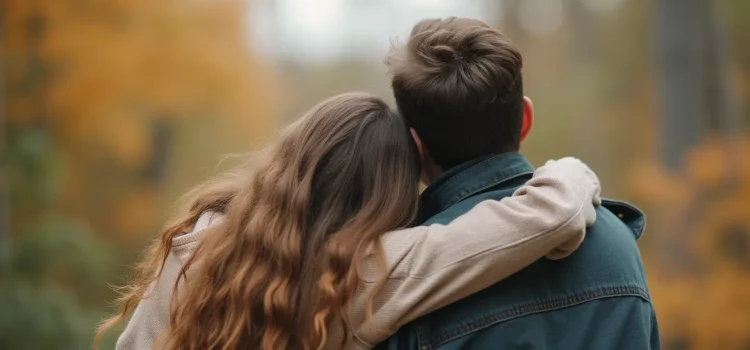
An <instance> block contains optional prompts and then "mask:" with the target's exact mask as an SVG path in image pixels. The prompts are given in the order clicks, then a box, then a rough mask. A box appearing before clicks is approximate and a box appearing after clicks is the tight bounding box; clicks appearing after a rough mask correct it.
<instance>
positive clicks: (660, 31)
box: [656, 0, 709, 171]
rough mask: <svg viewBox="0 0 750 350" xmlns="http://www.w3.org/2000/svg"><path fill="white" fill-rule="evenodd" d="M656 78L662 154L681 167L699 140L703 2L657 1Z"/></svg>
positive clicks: (703, 58) (702, 90) (703, 102)
mask: <svg viewBox="0 0 750 350" xmlns="http://www.w3.org/2000/svg"><path fill="white" fill-rule="evenodd" d="M656 3H657V11H656V21H657V23H656V35H657V38H656V39H657V40H656V44H657V72H656V74H657V76H658V77H659V82H660V86H659V90H660V92H661V94H660V98H661V113H660V114H661V118H660V125H659V126H660V130H661V132H660V134H661V138H660V141H661V147H660V148H661V157H662V162H663V163H664V164H665V165H666V166H667V168H668V169H669V170H672V171H678V170H680V169H681V168H682V165H683V164H682V158H683V155H684V153H685V151H686V150H687V149H689V148H692V147H694V146H696V145H698V143H699V142H700V137H701V119H702V116H703V115H704V113H705V112H706V99H705V88H706V80H705V74H703V73H702V72H704V70H705V67H706V64H705V62H706V55H705V53H706V52H707V51H708V47H707V43H708V40H707V39H708V38H707V33H708V31H707V30H706V29H707V24H708V23H709V21H708V19H707V15H708V11H707V10H708V8H709V4H708V3H707V1H706V0H657V1H656Z"/></svg>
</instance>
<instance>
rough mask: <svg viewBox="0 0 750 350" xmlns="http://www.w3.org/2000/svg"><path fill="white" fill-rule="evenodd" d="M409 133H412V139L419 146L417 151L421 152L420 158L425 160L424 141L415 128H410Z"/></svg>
mask: <svg viewBox="0 0 750 350" xmlns="http://www.w3.org/2000/svg"><path fill="white" fill-rule="evenodd" d="M409 131H410V132H411V138H413V139H414V143H416V144H417V150H418V151H419V158H420V159H424V156H425V154H424V151H425V148H424V145H423V144H422V139H420V138H419V134H417V131H416V130H414V128H409Z"/></svg>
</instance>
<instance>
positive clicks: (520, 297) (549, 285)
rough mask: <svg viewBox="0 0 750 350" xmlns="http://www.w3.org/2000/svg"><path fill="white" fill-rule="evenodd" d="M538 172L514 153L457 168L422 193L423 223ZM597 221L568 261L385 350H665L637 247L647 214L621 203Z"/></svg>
mask: <svg viewBox="0 0 750 350" xmlns="http://www.w3.org/2000/svg"><path fill="white" fill-rule="evenodd" d="M531 171H533V169H532V168H531V167H530V166H529V165H528V163H527V162H526V161H525V159H524V158H523V157H522V156H521V155H519V154H517V153H509V154H504V155H500V156H495V157H490V158H487V159H483V160H478V161H474V162H469V163H467V164H465V165H462V166H459V167H457V168H454V169H452V170H451V171H449V172H448V173H446V174H444V175H443V176H442V177H441V178H440V179H438V181H436V182H435V183H434V184H433V185H431V186H430V187H429V188H428V189H427V190H426V191H425V193H424V194H423V198H422V210H423V211H422V214H423V215H424V216H423V218H426V219H427V220H425V222H424V224H432V223H447V222H450V221H452V220H453V219H455V218H456V217H458V216H460V215H461V214H463V213H465V212H466V211H468V210H469V209H471V208H472V207H473V206H474V205H476V204H478V203H479V202H481V201H482V200H484V199H488V198H493V199H500V198H504V197H507V196H510V195H511V194H512V193H513V191H514V190H515V189H516V188H517V187H518V186H520V185H521V184H522V183H523V182H524V181H526V180H527V179H528V177H529V176H530V174H531ZM597 215H598V217H597V222H596V224H595V225H594V226H593V227H592V228H591V229H589V230H588V232H587V237H586V240H585V241H584V242H583V244H582V245H581V247H580V248H579V249H578V250H577V251H576V252H575V253H574V254H572V255H571V256H570V257H568V258H566V259H563V260H559V261H550V260H546V259H542V260H540V261H538V262H536V263H534V264H532V265H531V266H529V267H527V268H526V269H524V270H522V271H520V272H519V273H517V274H516V275H514V276H511V277H510V278H508V279H506V280H504V281H501V282H500V283H497V284H495V285H493V286H491V287H490V288H487V289H485V290H483V291H481V292H479V293H477V294H474V295H472V296H470V297H468V298H466V299H463V300H461V301H458V302H456V303H454V304H452V305H449V306H447V307H445V308H443V309H440V310H438V311H436V312H433V313H431V314H429V315H427V316H425V317H423V318H421V319H419V320H417V321H415V322H413V323H411V324H409V325H407V326H405V327H403V328H402V330H401V331H400V332H399V333H398V334H397V335H395V336H394V337H392V338H391V339H389V340H388V341H386V342H385V343H383V344H381V345H380V346H379V348H384V349H385V348H387V349H443V350H447V349H517V348H524V349H655V348H658V347H659V339H658V330H657V326H656V318H655V315H654V311H653V307H652V305H651V302H650V297H649V293H648V289H647V286H646V280H645V274H644V271H643V265H642V262H641V258H640V254H639V252H638V248H637V246H636V243H635V241H636V239H637V238H638V237H639V236H640V234H641V232H642V230H643V225H644V218H643V215H642V214H641V213H640V212H639V211H638V210H637V209H635V208H633V207H632V206H630V205H628V204H626V203H621V202H614V201H605V203H604V205H603V207H601V208H599V209H598V210H597ZM467 239H471V237H467Z"/></svg>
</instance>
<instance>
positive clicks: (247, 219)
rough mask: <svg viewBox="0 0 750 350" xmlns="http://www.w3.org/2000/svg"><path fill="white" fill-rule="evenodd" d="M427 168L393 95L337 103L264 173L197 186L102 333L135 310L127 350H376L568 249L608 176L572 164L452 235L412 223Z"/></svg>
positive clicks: (477, 213) (289, 140)
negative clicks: (401, 330) (424, 319)
mask: <svg viewBox="0 0 750 350" xmlns="http://www.w3.org/2000/svg"><path fill="white" fill-rule="evenodd" d="M419 174H420V169H419V164H418V154H417V150H416V147H415V145H414V144H413V143H412V141H411V138H410V135H409V130H408V128H407V127H406V126H405V125H404V123H403V122H402V121H401V119H400V117H399V116H398V115H396V114H395V113H393V112H392V111H391V110H390V109H389V108H388V106H387V105H386V104H385V103H384V102H383V101H382V100H380V99H378V98H376V97H374V96H371V95H367V94H344V95H340V96H336V97H333V98H331V99H329V100H327V101H324V102H322V103H321V104H319V105H318V106H316V107H315V108H313V109H312V110H311V111H310V112H309V113H307V114H306V115H305V116H303V117H302V118H301V119H300V120H299V121H297V122H295V123H294V124H292V125H291V126H289V127H288V128H287V129H285V131H284V132H283V133H282V135H281V137H280V139H279V140H278V141H277V142H276V143H275V144H274V145H273V146H272V147H270V148H269V149H268V150H267V151H266V152H265V153H264V154H263V156H262V157H261V159H260V160H259V167H258V168H256V169H254V171H252V172H251V171H249V170H248V169H247V168H246V167H245V168H241V169H239V170H237V171H234V172H232V173H230V174H228V175H226V176H223V177H221V178H219V179H217V180H214V181H211V182H208V183H207V184H205V185H203V186H201V187H200V188H198V189H197V190H195V191H194V192H193V195H192V199H190V210H189V211H188V213H187V214H186V215H184V216H183V217H181V218H178V220H176V223H174V224H173V225H171V226H168V227H167V229H166V230H165V231H164V232H163V235H162V238H161V241H159V242H157V243H156V244H155V245H154V247H153V250H152V254H151V255H150V257H149V258H148V259H146V260H145V262H144V263H142V264H141V265H140V267H139V270H138V274H137V277H138V278H136V279H134V281H133V282H132V283H131V284H130V285H129V286H127V287H126V288H125V293H124V294H123V296H122V298H121V301H122V305H123V306H122V311H121V313H120V314H119V315H118V316H116V317H114V318H113V319H111V320H109V321H108V322H106V323H105V324H104V325H103V326H102V327H101V328H100V331H99V334H98V335H101V333H102V332H103V331H104V330H106V329H107V328H108V327H110V326H111V325H112V324H113V323H115V322H117V321H119V320H121V319H122V318H124V317H125V316H127V315H128V314H129V313H130V312H131V311H132V310H133V309H135V313H134V316H133V317H132V319H131V320H130V322H129V324H128V327H127V329H126V330H125V332H124V333H123V335H122V336H121V337H120V339H119V340H118V348H119V349H149V348H152V347H153V346H154V344H156V346H155V347H156V348H160V349H161V348H165V349H258V348H262V349H321V348H332V349H339V348H369V347H372V345H373V344H375V343H377V342H378V341H380V340H382V339H384V338H385V337H387V336H388V335H390V334H391V333H393V332H394V331H395V330H396V329H397V328H398V327H400V326H401V325H403V324H404V323H406V322H409V321H411V320H413V319H415V318H416V317H418V316H420V315H424V314H426V313H428V312H430V311H432V310H435V309H437V308H440V307H442V306H445V305H447V304H449V303H451V302H453V301H456V300H458V299H460V298H462V297H465V296H467V295H469V294H471V293H474V292H476V291H479V290H481V289H483V288H485V287H487V286H489V285H491V284H493V283H495V282H497V281H499V280H501V279H503V278H504V277H507V276H508V275H510V274H512V273H514V272H516V271H518V270H520V269H521V268H523V267H524V266H526V265H528V264H530V263H532V262H533V261H535V260H537V259H539V258H541V257H543V256H545V255H548V257H551V258H560V257H563V256H565V255H567V254H569V253H570V252H572V250H574V249H575V248H577V246H578V245H579V244H580V242H581V241H582V239H583V235H584V232H585V227H586V225H587V224H592V223H593V221H594V219H595V213H594V206H593V204H592V203H594V202H597V201H598V194H599V183H598V180H597V179H596V176H595V175H594V174H593V173H592V172H591V171H590V170H588V168H587V167H586V166H585V165H583V163H580V162H579V161H577V160H574V159H570V158H568V159H564V160H561V161H557V162H549V163H548V164H547V166H544V167H541V168H540V169H538V170H537V172H536V173H535V174H534V177H533V178H532V179H531V180H529V182H527V183H526V184H525V185H524V186H523V187H522V188H521V189H519V190H518V191H516V193H515V194H514V196H513V197H510V198H507V199H505V200H502V201H485V202H483V203H481V204H479V205H477V206H476V207H475V208H474V209H473V210H471V211H470V212H469V213H467V214H466V215H465V216H463V217H461V218H459V219H457V220H455V221H454V222H453V223H451V224H449V225H446V226H442V225H432V226H429V227H415V228H410V229H403V228H405V227H408V226H409V225H410V224H412V222H413V221H414V219H415V215H416V212H417V196H418V187H417V182H418V179H419ZM185 232H190V233H188V234H184V233H185ZM147 289H148V292H147ZM136 306H137V307H136ZM157 340H158V341H157Z"/></svg>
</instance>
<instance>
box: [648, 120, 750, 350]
mask: <svg viewBox="0 0 750 350" xmlns="http://www.w3.org/2000/svg"><path fill="white" fill-rule="evenodd" d="M686 160H687V162H686V167H685V171H684V172H683V173H681V174H671V175H670V174H667V173H666V172H665V171H663V170H660V169H659V167H658V166H656V165H655V164H656V163H655V162H652V163H651V164H652V165H644V166H641V167H638V168H637V170H636V173H637V175H636V176H635V177H634V179H635V181H634V184H635V185H636V186H634V188H635V189H636V190H638V191H639V193H640V196H641V197H642V198H643V202H645V203H647V204H648V205H649V207H650V208H652V209H651V210H649V218H650V221H652V222H653V221H656V222H657V223H656V224H655V225H654V224H652V225H649V227H651V228H652V229H653V228H654V227H681V228H684V230H681V231H679V232H674V233H675V234H678V236H670V235H669V234H667V233H665V232H648V235H659V236H661V238H662V239H665V238H666V239H668V240H671V242H673V243H678V242H681V241H682V242H684V241H687V244H686V246H687V247H688V249H689V253H690V255H691V257H692V259H694V261H686V262H685V263H686V264H689V266H692V268H688V269H685V270H683V271H674V270H673V269H671V268H669V267H668V266H663V265H662V264H661V261H662V260H661V259H659V258H658V255H659V253H660V252H659V251H657V250H650V251H647V252H646V253H647V254H644V260H645V261H646V264H647V267H648V277H649V282H650V289H651V292H652V296H653V299H654V303H655V305H656V309H657V314H658V317H659V321H660V328H661V331H662V336H663V340H664V341H665V344H667V343H669V342H670V341H671V340H675V339H686V340H688V341H689V342H690V344H691V346H692V348H694V349H739V348H743V346H746V345H747V344H748V340H749V339H750V337H748V334H750V312H748V310H750V269H748V262H750V256H749V255H748V254H750V243H748V242H750V211H748V208H749V207H748V203H750V166H748V165H750V138H748V135H738V136H737V137H736V138H730V137H724V138H719V137H711V138H708V141H706V142H705V143H704V144H703V145H701V146H700V147H698V148H696V149H695V150H693V151H692V152H690V153H689V155H688V156H687V158H686ZM645 164H648V163H645ZM677 190H681V191H684V192H685V193H688V194H687V195H685V194H680V195H677V194H674V193H672V192H673V191H677ZM686 201H687V202H686ZM696 207H697V208H699V210H697V211H695V210H694V209H695V208H696ZM691 209H693V210H692V211H691ZM685 222H690V223H691V224H688V225H685ZM738 235H740V236H738ZM667 244H670V243H667ZM738 245H740V246H738ZM738 252H739V253H738ZM648 253H650V254H648ZM738 254H739V255H738Z"/></svg>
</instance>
